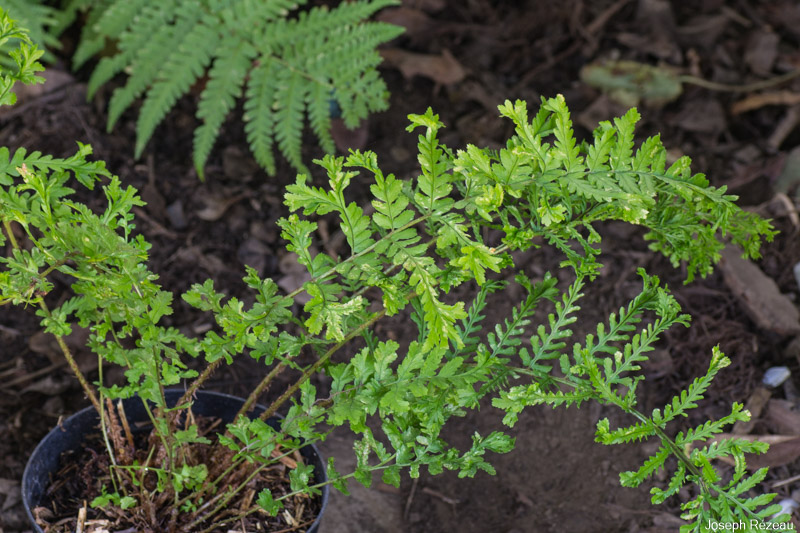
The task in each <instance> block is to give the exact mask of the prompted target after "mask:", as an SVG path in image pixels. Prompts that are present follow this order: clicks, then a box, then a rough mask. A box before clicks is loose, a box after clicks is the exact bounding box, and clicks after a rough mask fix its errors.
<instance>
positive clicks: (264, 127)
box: [244, 59, 280, 174]
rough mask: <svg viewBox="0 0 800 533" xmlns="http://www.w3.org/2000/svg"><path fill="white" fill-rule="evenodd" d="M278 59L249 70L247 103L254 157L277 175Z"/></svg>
mask: <svg viewBox="0 0 800 533" xmlns="http://www.w3.org/2000/svg"><path fill="white" fill-rule="evenodd" d="M279 70H280V67H279V65H278V62H277V60H273V59H267V60H262V61H260V62H259V63H258V64H256V66H255V67H254V68H253V70H252V71H251V72H250V80H249V81H248V82H247V89H246V95H245V102H244V122H245V126H244V131H245V133H246V134H247V142H248V143H250V148H251V149H252V150H253V156H254V157H255V158H256V161H258V164H260V165H261V166H262V167H263V168H264V169H266V171H267V173H269V174H275V156H274V155H273V153H272V146H273V145H274V143H275V141H274V136H273V132H274V128H275V113H274V111H273V102H274V101H275V93H276V92H277V88H278V84H277V79H278V72H279Z"/></svg>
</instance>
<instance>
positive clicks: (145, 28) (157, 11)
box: [73, 0, 169, 98]
mask: <svg viewBox="0 0 800 533" xmlns="http://www.w3.org/2000/svg"><path fill="white" fill-rule="evenodd" d="M145 2H146V0H145ZM168 4H169V3H168V2H158V3H156V4H148V5H145V6H143V7H142V8H141V10H139V11H138V12H137V13H136V14H135V15H134V16H133V18H132V19H131V20H130V21H129V22H130V25H131V27H129V28H127V29H125V30H121V31H120V32H119V42H118V43H117V48H118V49H119V52H118V53H117V54H115V55H112V56H107V57H103V58H101V59H100V61H99V62H98V63H97V66H96V67H95V69H94V70H93V71H92V75H91V76H90V77H89V82H88V83H87V87H86V94H87V98H92V97H93V96H94V94H95V93H96V92H97V90H98V89H99V88H100V86H102V85H103V84H105V83H106V82H107V81H109V80H110V79H111V78H113V77H114V76H116V75H117V74H119V73H120V72H122V70H123V69H124V68H125V67H126V66H127V65H129V64H130V63H131V62H133V61H134V59H135V58H136V57H137V55H138V54H139V52H140V51H141V50H142V49H144V48H145V47H146V46H148V43H150V41H151V40H152V39H153V36H154V35H158V32H160V31H162V30H163V28H162V27H163V26H164V25H165V24H166V23H167V20H168V16H169V11H168V10H167V9H165V8H166V7H168ZM88 28H89V26H88V25H87V26H86V27H85V28H84V30H86V29H88ZM134 29H135V31H134ZM102 37H103V39H104V40H105V38H106V34H105V33H104V34H103V35H102ZM81 44H83V38H82V39H81ZM103 44H105V41H104V42H103ZM96 53H97V52H95V51H91V50H87V51H86V52H85V54H86V56H87V57H86V59H88V58H89V57H91V55H94V54H96ZM75 55H76V56H77V55H78V51H76V52H75ZM79 59H82V58H79ZM73 61H76V65H75V67H74V68H78V67H79V66H80V65H81V64H82V62H83V61H78V60H77V59H76V58H75V57H73Z"/></svg>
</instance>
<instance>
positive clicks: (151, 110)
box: [135, 17, 218, 158]
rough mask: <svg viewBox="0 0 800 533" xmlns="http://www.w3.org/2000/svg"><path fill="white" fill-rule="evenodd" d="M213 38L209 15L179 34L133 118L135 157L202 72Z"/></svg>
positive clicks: (208, 57)
mask: <svg viewBox="0 0 800 533" xmlns="http://www.w3.org/2000/svg"><path fill="white" fill-rule="evenodd" d="M217 39H218V37H217V32H216V31H215V30H214V29H213V26H211V19H210V17H205V19H204V20H202V21H201V23H200V24H197V25H195V26H194V27H193V28H192V29H191V30H190V31H189V32H188V33H186V34H185V35H184V36H183V38H182V39H181V42H180V43H179V44H178V46H177V48H176V50H175V51H174V52H172V53H171V54H170V56H169V57H168V58H167V60H166V62H165V63H164V66H163V68H162V70H161V72H160V74H159V78H158V80H157V81H156V82H155V83H154V84H153V86H152V87H151V88H150V90H149V91H148V93H147V98H146V99H145V101H144V104H143V105H142V109H141V111H140V112H139V119H138V120H137V121H136V149H135V153H136V157H137V158H138V157H139V156H140V155H141V153H142V151H143V150H144V147H145V145H146V144H147V141H149V140H150V137H151V136H152V134H153V131H154V130H155V128H156V126H157V125H158V124H159V122H161V121H162V120H163V119H164V117H165V116H166V114H167V112H169V110H170V109H172V107H173V106H174V105H175V102H177V101H178V98H180V97H181V96H183V95H184V94H185V93H186V92H188V91H189V88H190V87H191V86H192V84H193V83H194V82H195V81H197V79H198V78H199V77H200V76H201V75H202V74H203V72H204V71H205V68H206V67H207V66H208V64H209V62H210V61H211V54H212V53H213V51H214V49H215V47H216V44H217Z"/></svg>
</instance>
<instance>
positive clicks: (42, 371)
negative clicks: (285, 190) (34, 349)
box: [0, 361, 67, 389]
mask: <svg viewBox="0 0 800 533" xmlns="http://www.w3.org/2000/svg"><path fill="white" fill-rule="evenodd" d="M66 364H67V362H66V361H59V362H58V363H53V364H52V365H50V366H46V367H44V368H40V369H39V370H36V371H34V372H31V373H29V374H25V375H24V376H20V377H18V378H17V379H13V380H11V381H7V382H6V383H3V384H2V385H0V389H8V388H11V387H13V386H15V385H19V384H20V383H25V382H26V381H30V380H32V379H34V378H38V377H39V376H42V375H44V374H49V373H50V372H52V371H54V370H58V369H59V368H61V367H62V366H64V365H66Z"/></svg>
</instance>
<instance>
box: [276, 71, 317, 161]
mask: <svg viewBox="0 0 800 533" xmlns="http://www.w3.org/2000/svg"><path fill="white" fill-rule="evenodd" d="M278 80H279V81H278V86H277V90H276V91H275V101H274V103H273V107H274V109H275V126H274V128H275V140H276V141H277V143H278V147H279V148H280V150H281V153H282V154H283V156H284V157H285V158H286V159H287V160H288V161H289V163H291V164H292V166H294V167H295V168H297V169H299V170H300V172H302V173H304V174H308V169H307V168H306V167H305V165H304V164H303V155H302V150H301V148H302V128H303V111H304V109H305V101H306V95H307V92H308V89H309V87H308V84H307V83H306V82H305V81H304V79H303V76H302V75H301V74H300V73H299V72H297V71H293V70H282V71H280V73H279V74H278Z"/></svg>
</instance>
